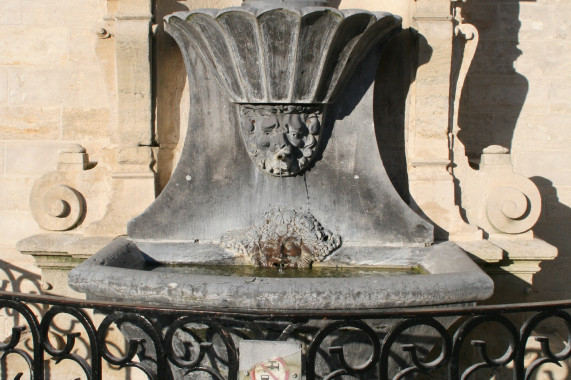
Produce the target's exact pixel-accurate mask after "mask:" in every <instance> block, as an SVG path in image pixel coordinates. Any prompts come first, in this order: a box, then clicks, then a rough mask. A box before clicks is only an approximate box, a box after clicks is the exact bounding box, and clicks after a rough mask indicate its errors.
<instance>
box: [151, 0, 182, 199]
mask: <svg viewBox="0 0 571 380" xmlns="http://www.w3.org/2000/svg"><path fill="white" fill-rule="evenodd" d="M181 11H188V7H187V6H185V5H183V4H181V3H180V2H179V1H177V0H164V1H156V2H155V19H156V20H157V24H158V25H157V30H156V32H155V39H154V41H153V42H154V43H153V67H154V72H153V83H154V86H155V88H154V94H155V99H156V126H158V127H156V130H155V141H156V142H157V143H158V144H159V146H160V148H159V153H158V157H157V167H158V170H157V171H158V173H159V179H158V181H157V185H156V187H157V189H156V190H157V191H156V193H157V194H159V193H160V192H161V191H162V189H163V188H164V187H165V185H166V184H167V182H168V180H169V178H170V176H171V174H172V171H173V170H174V166H175V165H176V161H177V159H176V155H177V149H179V148H180V145H181V144H182V142H183V141H181V140H182V139H184V136H182V138H181V134H184V133H185V131H186V127H187V126H186V125H181V109H180V107H181V104H182V102H181V100H182V97H183V92H184V89H185V83H186V70H185V68H184V62H183V60H182V54H181V52H180V49H179V47H178V46H177V44H176V42H175V41H174V39H173V38H172V37H171V36H169V35H168V34H167V33H166V32H165V30H164V24H163V22H162V20H163V18H164V17H165V16H167V15H169V14H171V13H173V12H181ZM179 143H180V144H179Z"/></svg>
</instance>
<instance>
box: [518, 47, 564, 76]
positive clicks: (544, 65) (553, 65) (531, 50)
mask: <svg viewBox="0 0 571 380" xmlns="http://www.w3.org/2000/svg"><path fill="white" fill-rule="evenodd" d="M518 48H519V49H520V50H521V51H522V52H523V54H522V55H521V56H520V57H518V58H517V60H516V61H515V63H514V68H515V69H516V70H517V71H518V72H520V73H525V74H526V77H527V78H528V79H529V80H535V78H532V77H539V78H538V79H540V80H543V81H545V77H557V76H559V75H558V73H568V72H570V71H571V62H570V60H571V51H570V49H571V41H565V40H552V41H550V42H549V48H550V49H553V51H557V52H559V53H558V54H545V48H546V43H545V41H535V40H532V41H522V42H520V43H519V45H518Z"/></svg>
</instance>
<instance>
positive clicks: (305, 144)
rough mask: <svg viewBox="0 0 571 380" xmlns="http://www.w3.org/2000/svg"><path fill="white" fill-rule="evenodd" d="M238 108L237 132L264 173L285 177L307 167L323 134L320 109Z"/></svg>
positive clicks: (317, 107)
mask: <svg viewBox="0 0 571 380" xmlns="http://www.w3.org/2000/svg"><path fill="white" fill-rule="evenodd" d="M240 107H241V108H240V118H241V120H240V129H241V131H242V137H243V139H244V141H245V143H246V149H247V150H248V154H249V155H250V157H251V158H252V160H253V161H254V162H255V163H256V165H257V166H258V167H259V168H260V169H261V170H262V171H263V172H265V173H267V174H270V175H273V176H282V177H287V176H292V175H295V174H298V173H300V172H302V171H303V170H305V169H306V168H307V167H308V166H309V164H310V163H311V161H312V160H313V158H314V156H315V153H316V152H317V148H318V146H319V140H320V137H321V132H322V128H321V118H322V113H321V111H320V106H299V105H241V106H240Z"/></svg>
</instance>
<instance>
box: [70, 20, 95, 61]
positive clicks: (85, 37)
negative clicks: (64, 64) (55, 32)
mask: <svg viewBox="0 0 571 380" xmlns="http://www.w3.org/2000/svg"><path fill="white" fill-rule="evenodd" d="M96 30H97V29H96V28H95V27H93V26H74V27H70V28H69V29H68V33H69V62H70V63H72V64H76V65H81V66H95V65H97V55H96V54H95V43H96V41H97V38H98V37H97V34H96Z"/></svg>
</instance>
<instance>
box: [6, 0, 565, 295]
mask: <svg viewBox="0 0 571 380" xmlns="http://www.w3.org/2000/svg"><path fill="white" fill-rule="evenodd" d="M121 2H125V1H124V0H121V1H117V0H108V1H105V0H82V1H77V0H73V1H72V0H58V1H55V0H42V1H36V0H4V1H2V2H1V3H0V29H1V32H2V33H0V51H2V54H1V56H0V199H1V200H2V202H1V203H0V253H1V254H2V257H1V258H0V260H2V261H1V262H0V263H3V264H4V268H13V267H16V268H21V269H22V270H25V271H28V272H30V273H31V274H30V275H29V277H30V278H36V280H37V276H36V277H34V276H35V275H33V272H35V273H37V269H35V268H36V267H35V266H34V265H33V260H31V259H30V258H29V256H23V255H21V254H20V253H19V252H17V250H16V249H15V245H16V242H17V241H19V240H21V239H23V238H25V237H28V236H31V235H34V234H37V233H42V232H46V231H44V230H42V229H41V228H40V227H39V226H38V224H37V223H36V222H35V220H34V219H33V217H32V215H31V213H30V208H29V201H28V198H29V194H30V191H31V189H32V186H33V184H34V182H35V181H36V180H37V179H38V178H39V177H40V176H42V175H44V174H46V173H48V172H53V171H55V170H56V168H57V162H58V151H59V150H60V149H62V148H63V147H65V146H67V145H68V144H70V143H72V144H81V145H82V146H83V147H85V148H86V151H87V154H88V155H89V162H90V163H91V164H93V165H95V164H96V166H95V167H96V168H97V170H100V171H101V172H102V174H100V177H101V178H104V180H105V181H110V180H109V177H111V176H112V173H117V172H118V171H121V170H118V169H117V168H116V166H117V162H119V161H121V160H122V161H121V162H123V163H124V164H125V165H124V166H127V165H131V166H132V165H134V164H133V162H135V163H137V162H139V163H141V162H142V164H141V165H142V166H145V165H146V166H147V167H148V166H149V165H148V163H147V164H145V160H144V159H143V160H142V161H141V160H139V158H137V157H138V156H137V154H140V153H142V154H143V155H144V154H147V155H148V152H147V151H146V150H141V149H140V147H141V146H143V147H145V146H151V145H156V146H155V147H154V148H153V149H154V152H155V154H154V157H155V159H156V160H157V165H156V166H155V170H156V172H157V174H158V178H157V184H158V185H157V190H158V191H160V189H161V188H162V187H163V186H164V185H165V184H166V182H167V181H168V178H169V176H170V173H171V171H172V169H173V167H174V166H175V165H176V161H177V157H178V154H179V153H180V147H181V145H182V141H183V139H184V137H185V136H184V134H185V129H186V123H187V122H186V117H187V116H186V115H187V114H188V112H189V110H188V106H187V104H188V102H187V100H186V99H187V98H188V96H189V94H190V93H191V91H192V89H189V88H188V86H187V85H186V84H185V73H184V67H183V63H182V58H181V56H180V52H179V50H178V47H177V46H176V44H175V43H174V41H173V40H172V39H171V38H170V37H169V36H167V35H166V33H164V31H163V29H162V25H161V24H160V23H159V24H158V25H156V29H155V40H154V41H155V43H154V46H153V49H154V50H153V51H154V57H155V58H154V63H155V71H154V72H153V75H154V78H155V82H156V89H155V91H156V95H157V100H156V105H155V106H156V107H155V112H154V123H155V125H157V126H158V127H156V128H155V131H154V136H151V137H144V138H141V139H140V141H139V140H137V138H133V139H134V140H137V141H133V143H132V144H130V145H129V144H125V143H124V141H123V140H124V137H125V136H121V134H120V133H119V132H118V131H121V130H125V129H129V128H126V127H125V126H122V127H118V126H117V125H118V121H117V120H119V119H120V118H119V117H118V116H117V112H118V111H117V109H118V106H117V104H118V100H117V97H118V94H117V90H116V89H114V86H115V85H116V84H114V83H112V82H113V80H115V77H116V73H115V72H114V69H115V68H116V67H117V66H116V64H115V61H114V60H115V59H116V57H115V56H114V51H113V46H111V45H112V44H114V42H113V38H109V39H106V38H104V37H105V36H104V35H101V30H100V29H101V28H109V24H110V23H112V21H110V20H107V19H106V17H108V15H109V14H113V13H114V8H117V6H118V5H117V4H119V3H121ZM126 3H130V2H126ZM132 3H136V2H132ZM141 3H144V1H143V2H141ZM436 3H439V4H440V5H442V4H444V3H445V2H442V1H440V2H434V4H436ZM239 4H240V0H234V1H230V0H219V1H211V0H203V1H175V0H161V1H157V2H156V7H155V9H154V12H155V20H161V19H162V17H163V16H164V15H166V14H168V13H171V12H174V11H182V10H187V9H190V8H202V7H226V6H230V5H239ZM422 4H423V2H422V1H414V2H413V1H405V0H401V1H389V0H383V1H378V0H374V1H369V0H342V1H340V2H339V6H340V7H341V8H366V9H371V10H387V11H390V12H393V13H396V14H400V15H402V16H403V25H404V27H413V28H417V27H418V23H417V20H415V19H414V17H413V16H415V14H416V12H417V11H418V8H419V7H421V8H422V7H425V8H426V9H424V10H423V11H424V12H425V13H426V14H427V15H428V16H430V12H429V11H430V7H431V6H432V5H428V6H426V5H422ZM424 4H432V3H430V2H428V3H427V2H424ZM443 6H444V8H445V10H447V9H448V4H444V5H443ZM461 7H462V17H463V18H464V19H465V21H466V22H468V23H472V24H473V25H475V26H476V28H477V29H478V32H479V35H480V44H479V46H478V50H477V52H476V55H475V58H474V61H473V63H472V66H471V67H470V70H469V75H468V80H467V82H466V85H465V86H464V89H463V90H462V93H461V100H460V109H459V111H460V116H459V119H458V124H459V127H460V133H459V135H458V137H459V139H460V141H461V142H462V143H463V144H464V145H465V147H466V150H467V153H468V155H469V157H470V159H471V162H472V163H473V165H477V163H478V159H479V155H480V153H481V151H482V149H483V148H484V147H486V146H488V145H492V144H497V145H502V146H505V147H507V148H511V150H512V158H513V163H514V168H515V170H516V172H518V173H520V174H523V175H525V176H528V177H531V178H532V180H533V181H534V182H535V183H536V184H537V186H538V187H539V189H540V191H541V194H542V197H543V211H542V215H541V217H540V220H539V222H538V224H537V226H536V227H535V229H534V230H535V233H536V235H537V236H538V237H540V238H542V239H544V240H545V241H547V242H548V243H550V244H552V245H553V246H555V247H557V248H558V249H559V257H558V258H557V260H555V261H553V262H551V263H544V264H543V270H542V271H541V272H539V274H537V275H536V281H535V288H534V289H535V291H536V293H534V296H537V298H541V299H545V298H561V297H569V296H571V294H568V293H569V292H571V291H565V289H566V287H564V286H563V284H564V282H563V281H564V279H565V272H566V270H567V269H568V268H570V267H571V261H570V259H571V256H569V255H570V252H569V248H570V245H571V244H570V242H571V239H570V238H569V236H568V233H567V231H568V230H569V223H570V218H569V216H570V213H569V206H570V205H571V190H570V189H571V187H570V186H571V184H570V183H569V181H570V179H571V176H570V175H569V164H568V163H569V162H570V161H571V160H570V158H569V156H570V155H571V148H570V145H571V144H569V136H571V135H570V134H569V132H568V131H566V127H568V125H569V124H570V123H571V106H570V104H571V101H569V99H568V97H566V96H565V95H571V94H569V88H571V87H570V85H571V65H570V64H569V62H571V57H568V55H569V54H571V53H569V52H570V51H571V49H569V47H570V45H571V42H570V41H571V40H570V39H571V30H570V28H571V26H570V24H569V21H568V19H567V18H566V17H565V15H566V14H568V13H569V11H570V10H571V5H570V4H569V3H568V2H566V1H556V0H541V1H525V2H523V1H522V2H518V1H502V2H498V1H495V0H489V1H487V0H467V1H465V2H464V3H463V4H462V6H461ZM434 8H436V6H435V5H434ZM450 25H451V26H452V24H450ZM451 26H450V29H451ZM112 27H113V25H111V29H113V28H112ZM98 32H99V34H98ZM450 34H452V30H450ZM434 59H435V58H434ZM433 62H434V61H433ZM425 67H426V68H428V67H429V66H425ZM425 71H430V70H425ZM428 74H430V73H428ZM110 78H112V79H113V80H111V79H110ZM427 79H428V80H429V79H430V78H427ZM120 84H121V83H120ZM413 86H414V83H413ZM443 91H444V93H446V92H447V91H448V90H447V89H446V88H445V89H443ZM118 92H119V94H121V93H122V92H121V91H118ZM123 93H124V92H123ZM134 93H136V91H135V92H134ZM413 94H414V91H412V90H411V92H410V93H409V97H410V96H413ZM409 106H410V99H409ZM409 109H410V107H409ZM151 113H152V112H149V114H151ZM150 117H151V116H150V115H149V118H150ZM409 123H410V121H409ZM143 124H144V123H143ZM428 124H429V123H428ZM143 127H144V126H143ZM121 128H123V129H121ZM148 129H149V130H150V129H151V127H150V126H149V128H148ZM127 138H129V136H127ZM439 138H440V139H442V141H443V145H446V144H447V140H446V139H447V137H446V136H445V135H444V134H443V135H441V136H440V137H439ZM122 144H123V145H128V146H131V147H132V148H133V149H135V150H136V152H135V153H133V152H134V151H127V150H123V151H121V150H120V149H118V146H119V147H120V146H122ZM145 152H147V153H145ZM119 156H120V157H123V158H118V157H119ZM135 156H137V157H135ZM133 157H135V158H133ZM137 160H139V161H137ZM129 170H131V169H129ZM123 171H126V170H123ZM127 171H128V170H127ZM86 173H87V172H86ZM84 174H85V173H84ZM85 176H88V174H85ZM112 188H114V187H113V186H111V185H109V186H108V187H107V190H105V192H104V193H103V194H102V197H103V198H104V199H103V200H101V199H100V200H98V201H96V202H95V203H90V204H89V210H90V212H91V214H89V215H88V217H89V218H90V219H89V221H96V220H98V219H101V218H103V216H104V214H105V213H106V209H105V205H106V203H105V202H106V200H108V199H109V198H111V197H112V195H111V189H112ZM431 191H433V193H434V194H432V195H433V196H434V198H438V196H439V195H441V194H440V193H439V190H437V189H436V188H433V189H432V190H431ZM100 195H101V194H100ZM145 202H146V201H141V202H139V204H138V205H137V207H135V208H141V207H142V208H144V206H145ZM85 227H86V226H85V225H82V226H80V228H79V230H77V231H78V232H81V233H83V232H86V231H85ZM82 228H84V229H83V230H82ZM99 230H101V228H99ZM5 270H7V269H5Z"/></svg>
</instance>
